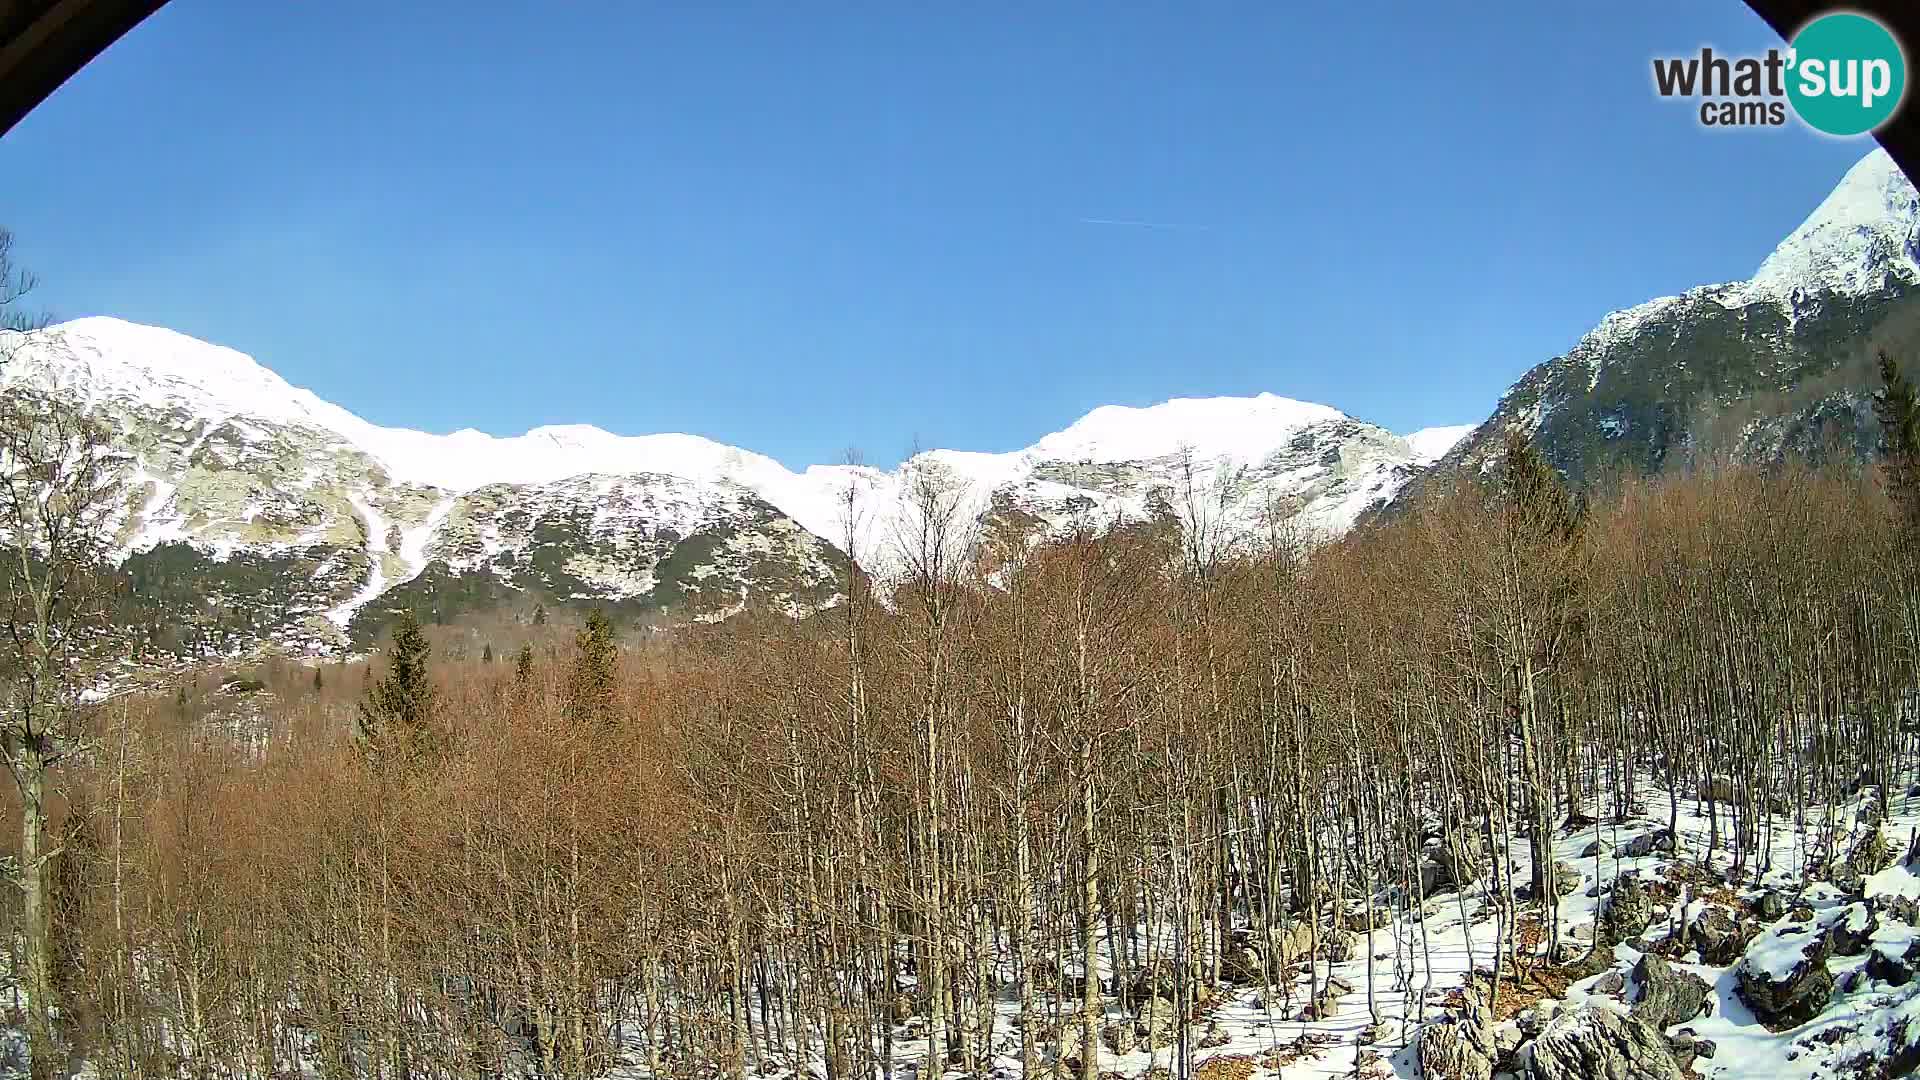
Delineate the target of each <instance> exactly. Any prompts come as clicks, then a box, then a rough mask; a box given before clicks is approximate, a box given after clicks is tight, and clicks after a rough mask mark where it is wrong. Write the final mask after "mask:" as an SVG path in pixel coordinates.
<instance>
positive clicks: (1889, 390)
mask: <svg viewBox="0 0 1920 1080" xmlns="http://www.w3.org/2000/svg"><path fill="white" fill-rule="evenodd" d="M1873 413H1874V416H1875V418H1876V419H1878V420H1879V421H1880V453H1881V458H1882V468H1883V469H1884V470H1885V476H1886V481H1887V493H1888V494H1889V495H1891V496H1892V498H1893V502H1894V505H1895V506H1896V507H1898V508H1899V510H1900V513H1901V517H1902V518H1903V519H1904V520H1905V521H1906V522H1907V523H1908V525H1909V526H1914V527H1920V394H1916V392H1915V390H1914V384H1913V380H1912V379H1910V378H1908V377H1907V375H1906V373H1905V372H1903V371H1901V370H1900V365H1899V364H1897V363H1895V362H1894V359H1893V355H1892V354H1891V353H1889V352H1887V351H1886V350H1885V349H1882V350H1880V392H1879V393H1877V394H1875V395H1873Z"/></svg>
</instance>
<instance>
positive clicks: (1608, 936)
mask: <svg viewBox="0 0 1920 1080" xmlns="http://www.w3.org/2000/svg"><path fill="white" fill-rule="evenodd" d="M1652 917H1653V900H1652V899H1651V898H1650V897H1648V896H1647V890H1646V887H1645V886H1643V885H1641V884H1640V879H1639V878H1637V877H1632V876H1627V877H1621V878H1616V879H1615V880H1614V883H1613V888H1612V890H1611V891H1609V892H1608V893H1607V898H1606V900H1604V901H1602V902H1601V904H1600V917H1599V919H1598V920H1597V921H1596V922H1595V925H1594V940H1595V941H1596V942H1597V943H1600V944H1605V945H1613V944H1617V943H1619V942H1622V941H1625V940H1627V939H1628V938H1631V937H1633V936H1635V935H1636V934H1638V933H1640V931H1642V930H1645V929H1646V928H1647V920H1648V919H1650V918H1652Z"/></svg>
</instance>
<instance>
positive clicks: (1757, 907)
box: [1748, 889, 1787, 922]
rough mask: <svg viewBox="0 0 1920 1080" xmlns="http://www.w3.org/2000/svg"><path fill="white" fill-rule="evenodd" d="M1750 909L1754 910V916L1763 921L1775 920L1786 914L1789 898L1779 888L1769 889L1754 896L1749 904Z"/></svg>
mask: <svg viewBox="0 0 1920 1080" xmlns="http://www.w3.org/2000/svg"><path fill="white" fill-rule="evenodd" d="M1748 910H1750V911H1752V912H1753V917H1754V918H1756V919H1759V920H1760V921H1762V922H1773V921H1775V920H1776V919H1780V918H1784V917H1785V916H1786V914H1787V898H1786V896H1785V895H1783V894H1782V893H1781V892H1780V890H1778V889H1768V890H1767V891H1766V892H1763V893H1761V894H1760V895H1759V896H1756V897H1754V898H1753V901H1752V903H1751V904H1749V905H1748Z"/></svg>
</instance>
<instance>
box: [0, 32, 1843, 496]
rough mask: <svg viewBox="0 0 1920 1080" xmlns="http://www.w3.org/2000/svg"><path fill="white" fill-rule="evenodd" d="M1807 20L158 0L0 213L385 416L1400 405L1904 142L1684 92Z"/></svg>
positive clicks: (1632, 291) (29, 133)
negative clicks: (1690, 101) (1676, 69)
mask: <svg viewBox="0 0 1920 1080" xmlns="http://www.w3.org/2000/svg"><path fill="white" fill-rule="evenodd" d="M536 13H537V14H536ZM1776 41H1777V39H1775V38H1774V37H1773V35H1772V34H1771V33H1770V32H1769V31H1768V30H1767V28H1766V27H1765V25H1764V24H1762V23H1761V22H1760V21H1759V20H1758V19H1757V18H1756V17H1755V16H1753V15H1752V14H1751V13H1750V12H1749V11H1748V10H1747V8H1746V7H1745V6H1744V4H1742V3H1740V2H1739V0H1635V2H1625V3H1612V4H1605V5H1599V4H1591V5H1589V4H1580V5H1574V4H1563V3H1543V2H1540V0H1529V2H1526V3H1518V2H1493V3H1483V4H1477V5H1431V4H1419V5H1416V4H1412V3H1404V2H1388V0H1354V2H1351V3H1340V4H1324V5H1290V4H1275V3H1264V2H1241V3H1229V2H1202V3H1198V4H1175V3H1138V4H1134V3H1116V2H1113V0H1105V2H1090V3H1071V2H1064V0H1063V2H1059V3H1048V4H1040V5H1031V4H1021V5H1016V4H1006V3H996V4H985V5H931V4H897V3H896V4H881V3H854V2H826V3H800V4H792V3H774V2H767V3H745V2H738V3H736V2H725V3H717V4H701V3H691V2H689V3H673V4H668V3H626V2H614V0H578V2H568V3H555V4H535V3H533V2H531V0H526V2H515V3H505V2H502V3H452V2H444V0H428V2H420V3H406V4H396V3H372V2H361V0H342V2H338V3H329V4H306V3H247V2H242V0H225V2H220V0H172V2H171V3H170V4H168V5H167V6H166V7H165V8H163V9H162V10H161V11H160V12H159V13H158V14H157V15H155V16H154V17H152V18H151V19H150V20H148V21H147V22H146V23H144V24H143V25H142V26H140V27H139V28H138V29H137V30H135V31H134V33H133V34H131V35H130V36H129V37H127V38H126V39H123V40H122V41H121V42H120V43H119V44H117V45H115V46H114V47H113V48H112V49H110V50H109V51H108V52H107V53H105V54H104V55H103V56H102V57H101V58H100V59H99V60H97V61H95V62H94V64H92V65H91V66H90V67H88V68H87V69H86V70H85V71H83V72H81V73H80V75H78V76H77V77H76V78H75V79H74V80H73V81H72V82H70V83H68V84H67V86H66V87H64V88H63V89H62V90H61V91H60V92H58V93H57V94H56V95H55V96H54V97H53V98H52V99H50V100H49V101H48V102H47V103H46V104H45V105H43V106H42V107H41V108H40V109H39V110H37V111H36V112H35V113H33V114H32V115H31V116H29V117H28V118H27V119H26V120H25V121H24V122H23V123H22V124H21V125H20V126H19V127H17V128H15V129H14V130H13V132H11V133H10V134H8V135H7V136H6V137H5V138H4V139H0V177H4V180H3V181H0V191H4V195H5V202H4V208H3V209H0V223H4V224H6V225H8V226H10V227H11V228H13V229H14V231H15V232H16V233H17V234H18V238H19V252H20V254H21V255H22V256H23V257H24V259H25V260H26V261H28V262H29V263H30V264H31V265H32V266H33V267H34V268H35V269H36V270H37V271H38V272H39V274H40V276H41V277H42V279H43V280H44V282H45V285H44V287H43V289H42V290H41V293H40V295H39V300H40V302H41V303H42V304H44V305H46V306H48V307H49V308H51V309H52V310H53V312H54V313H55V314H57V315H60V316H63V317H73V316H79V315H87V314H111V315H118V316H122V317H125V318H129V319H133V320H137V321H141V322H150V323H157V324H161V325H166V326H171V327H174V328H176V329H179V330H182V331H185V332H187V333H190V334H193V335H195V336H198V337H202V338H206V339H208V340H211V341H216V342H219V343H221V344H226V345H231V346H233V347H235V348H238V349H241V350H243V351H246V352H249V353H252V354H254V355H255V356H257V357H258V358H260V359H261V360H262V361H263V362H264V363H266V364H267V365H268V366H270V367H272V368H274V369H275V370H277V371H279V372H280V373H281V374H283V375H285V376H286V377H287V378H288V379H289V380H290V381H292V382H293V383H295V384H296V385H303V386H308V387H311V388H312V389H314V390H315V391H316V392H318V393H320V394H321V395H322V396H323V397H326V398H329V399H331V400H334V401H336V402H338V403H340V404H342V405H345V406H347V407H348V408H351V409H353V410H354V411H356V412H359V413H360V414H362V415H364V416H366V417H367V418H369V419H372V420H375V421H377V422H381V423H387V424H403V425H407V426H412V427H420V428H425V429H428V430H436V431H447V430H453V429H456V428H460V427H465V426H473V427H478V428H481V429H483V430H489V431H493V432H496V433H500V434H512V433H518V432H520V431H523V430H525V429H527V428H529V427H532V426H536V425H539V424H546V423H593V424H598V425H600V426H602V427H605V428H608V429H609V430H613V431H618V432H622V433H629V434H637V433H642V432H651V431H689V432H695V433H698V434H703V435H708V436H711V437H713V438H716V439H720V440H722V441H725V442H730V443H735V444H739V445H743V446H747V447H750V448H753V449H756V450H760V451H762V452H764V453H769V454H771V455H773V456H775V457H777V458H779V459H781V460H782V461H784V462H786V463H787V464H789V465H792V466H796V467H797V466H800V465H804V464H807V463H811V462H824V461H834V460H838V459H840V458H841V457H842V455H843V454H844V452H845V450H846V449H848V448H849V447H854V448H858V449H860V450H861V451H862V452H863V453H864V455H865V456H866V458H867V459H868V460H869V461H874V462H878V463H890V462H892V461H894V460H897V459H898V458H899V457H900V456H901V455H902V453H903V452H904V451H905V450H907V449H908V448H909V447H910V446H911V445H913V444H914V443H915V442H916V441H917V442H918V443H919V444H921V445H926V446H952V447H959V448H965V449H978V450H1007V449H1014V448H1017V447H1020V446H1024V445H1026V444H1028V443H1030V442H1032V441H1033V440H1035V439H1036V438H1038V437H1039V436H1041V435H1043V434H1046V433H1047V432H1050V431H1053V430H1057V429H1059V428H1061V427H1064V426H1065V425H1066V424H1068V423H1070V422H1071V421H1073V420H1074V419H1076V418H1077V417H1079V416H1080V415H1081V414H1083V413H1084V412H1086V411H1087V410H1089V409H1091V408H1093V407H1095V406H1098V405H1101V404H1109V403H1119V404H1133V405H1144V404H1150V403H1152V402H1155V401H1159V400H1163V399H1165V398H1168V397H1174V396H1194V395H1212V394H1250V393H1257V392H1259V391H1262V390H1268V391H1272V392H1275V393H1279V394H1285V395H1288V396H1292V397H1298V398H1304V399H1308V400H1314V401H1322V402H1326V403H1328V404H1331V405H1335V406H1337V407H1339V408H1342V409H1345V410H1346V411H1348V412H1350V413H1353V414H1354V415H1357V416H1360V417H1363V418H1366V419H1370V420H1374V421H1376V422H1379V423H1382V424H1385V425H1387V426H1389V427H1391V428H1394V429H1396V430H1401V431H1406V430H1411V429H1414V428H1418V427H1422V426H1427V425H1431V424H1443V423H1461V422H1470V421H1478V420H1480V419H1482V418H1483V417H1484V416H1485V415H1486V413H1487V412H1488V411H1489V410H1490V409H1491V407H1492V404H1493V402H1494V400H1495V399H1496V398H1497V396H1498V395H1499V393H1500V392H1501V391H1502V390H1503V389H1504V388H1505V387H1506V386H1507V385H1508V384H1509V383H1510V382H1511V381H1512V380H1513V379H1514V378H1515V377H1516V376H1518V375H1519V374H1520V373H1521V372H1523V371H1525V370H1526V369H1527V368H1528V367H1530V366H1532V365H1533V364H1535V363H1538V362H1540V361H1542V360H1545V359H1547V358H1549V357H1551V356H1553V355H1554V354H1556V353H1559V352H1562V351H1564V350H1565V349H1566V348H1567V347H1568V346H1569V345H1571V344H1572V343H1573V341H1574V340H1576V339H1577V337H1578V336H1579V335H1580V334H1581V333H1582V332H1584V331H1585V330H1586V329H1587V328H1588V327H1590V326H1591V325H1592V324H1593V323H1594V322H1596V321H1597V320H1598V319H1599V317H1600V316H1601V315H1603V314H1604V313H1605V312H1607V311H1608V310H1610V309H1613V308H1618V307H1623V306H1627V305H1630V304H1634V303H1637V302H1639V301H1641V300H1644V299H1647V298H1649V297H1652V296H1656V295H1662V294H1666V293H1672V292H1676V291H1679V290H1681V289H1684V288H1687V287H1689V286H1691V285H1695V284H1700V283H1704V282H1709V281H1720V280H1726V279H1731V278H1740V277H1745V276H1747V275H1748V274H1749V273H1751V271H1752V270H1753V268H1754V267H1755V266H1756V265H1757V264H1758V263H1759V261H1760V260H1761V259H1762V258H1763V257H1764V256H1765V255H1766V254H1767V252H1768V251H1769V250H1771V248H1772V246H1773V245H1774V243H1776V242H1777V241H1778V240H1779V239H1780V238H1782V237H1784V236H1785V235H1786V233H1787V232H1789V231H1790V230H1791V229H1792V228H1793V227H1794V226H1795V225H1797V224H1798V223H1799V221H1800V220H1801V219H1802V218H1803V217H1804V216H1805V215H1806V213H1807V212H1808V211H1810V210H1811V209H1812V208H1813V206H1814V205H1815V204H1816V203H1817V202H1818V201H1819V199H1820V198H1821V197H1822V196H1823V195H1824V194H1825V193H1826V191H1827V190H1828V189H1829V188H1831V186H1832V185H1833V183H1834V182H1835V181H1837V180H1838V179H1839V177H1840V175H1841V174H1842V173H1843V172H1844V171H1845V170H1846V168H1847V166H1848V165H1850V164H1851V163H1852V162H1853V161H1855V160H1856V159H1858V158H1859V157H1860V156H1861V155H1863V154H1865V153H1866V152H1867V151H1868V150H1869V149H1871V143H1869V142H1867V141H1864V140H1850V141H1841V140H1832V139H1826V138H1822V137H1819V136H1816V135H1812V134H1810V133H1807V132H1806V131H1804V130H1803V129H1800V128H1799V127H1797V126H1792V127H1790V128H1789V129H1788V130H1774V131H1739V132H1712V131H1706V130H1703V129H1701V128H1700V127H1699V126H1698V125H1697V123H1696V121H1695V118H1694V115H1693V113H1692V111H1691V110H1690V108H1689V106H1687V105H1686V104H1684V103H1680V102H1663V101H1660V100H1657V99H1656V98H1655V97H1654V94H1653V91H1652V88H1651V76H1650V74H1649V61H1650V59H1651V58H1652V57H1653V56H1655V55H1684V54H1686V53H1689V52H1694V51H1697V50H1698V49H1699V47H1700V46H1701V45H1703V44H1711V45H1714V46H1715V47H1716V49H1720V50H1725V51H1732V52H1754V51H1759V50H1761V49H1764V48H1765V47H1767V46H1768V45H1770V44H1774V43H1775V42H1776ZM1109 222H1155V223H1162V224H1168V225H1178V226H1182V227H1178V228H1149V227H1144V226H1139V225H1128V224H1111V223H1109Z"/></svg>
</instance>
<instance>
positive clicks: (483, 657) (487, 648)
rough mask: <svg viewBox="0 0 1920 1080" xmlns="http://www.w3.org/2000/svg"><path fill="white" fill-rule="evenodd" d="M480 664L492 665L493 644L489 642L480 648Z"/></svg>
mask: <svg viewBox="0 0 1920 1080" xmlns="http://www.w3.org/2000/svg"><path fill="white" fill-rule="evenodd" d="M480 662H481V663H483V664H491V663H493V642H491V641H489V642H487V643H486V644H485V645H482V646H480Z"/></svg>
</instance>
